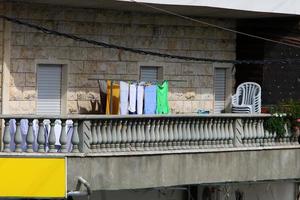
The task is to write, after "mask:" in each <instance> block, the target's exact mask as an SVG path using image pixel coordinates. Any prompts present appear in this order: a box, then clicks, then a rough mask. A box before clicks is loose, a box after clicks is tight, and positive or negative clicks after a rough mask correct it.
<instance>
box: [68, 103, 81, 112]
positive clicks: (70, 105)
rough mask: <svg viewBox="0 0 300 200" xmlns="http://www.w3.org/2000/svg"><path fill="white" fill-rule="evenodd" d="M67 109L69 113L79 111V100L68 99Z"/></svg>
mask: <svg viewBox="0 0 300 200" xmlns="http://www.w3.org/2000/svg"><path fill="white" fill-rule="evenodd" d="M67 109H68V114H74V113H78V105H77V101H68V102H67Z"/></svg>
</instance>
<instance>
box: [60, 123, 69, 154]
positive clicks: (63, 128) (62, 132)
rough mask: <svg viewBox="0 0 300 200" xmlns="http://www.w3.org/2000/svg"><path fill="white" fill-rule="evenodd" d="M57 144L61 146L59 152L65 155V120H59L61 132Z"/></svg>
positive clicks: (66, 150)
mask: <svg viewBox="0 0 300 200" xmlns="http://www.w3.org/2000/svg"><path fill="white" fill-rule="evenodd" d="M59 142H60V144H61V152H62V153H67V152H68V148H67V133H66V119H62V120H61V132H60V137H59Z"/></svg>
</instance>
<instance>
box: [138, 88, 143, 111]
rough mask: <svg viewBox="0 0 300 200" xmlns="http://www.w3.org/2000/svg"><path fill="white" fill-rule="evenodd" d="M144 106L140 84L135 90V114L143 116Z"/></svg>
mask: <svg viewBox="0 0 300 200" xmlns="http://www.w3.org/2000/svg"><path fill="white" fill-rule="evenodd" d="M143 105H144V83H140V84H139V86H138V89H137V114H138V115H142V114H143Z"/></svg>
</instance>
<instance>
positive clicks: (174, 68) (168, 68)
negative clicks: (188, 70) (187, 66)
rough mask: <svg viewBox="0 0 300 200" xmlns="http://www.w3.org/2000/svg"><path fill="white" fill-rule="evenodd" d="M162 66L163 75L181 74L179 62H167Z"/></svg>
mask: <svg viewBox="0 0 300 200" xmlns="http://www.w3.org/2000/svg"><path fill="white" fill-rule="evenodd" d="M163 68H164V74H165V75H182V67H181V63H167V64H165V66H164V67H163Z"/></svg>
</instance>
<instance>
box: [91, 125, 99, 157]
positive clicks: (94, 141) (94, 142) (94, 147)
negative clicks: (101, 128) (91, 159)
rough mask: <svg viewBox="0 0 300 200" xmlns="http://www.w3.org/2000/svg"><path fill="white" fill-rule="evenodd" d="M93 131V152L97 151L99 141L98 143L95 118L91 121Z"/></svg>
mask: <svg viewBox="0 0 300 200" xmlns="http://www.w3.org/2000/svg"><path fill="white" fill-rule="evenodd" d="M91 131H92V146H91V149H92V152H94V153H95V152H97V143H98V137H97V122H96V121H95V120H92V122H91Z"/></svg>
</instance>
